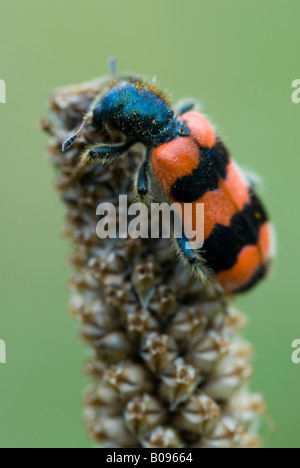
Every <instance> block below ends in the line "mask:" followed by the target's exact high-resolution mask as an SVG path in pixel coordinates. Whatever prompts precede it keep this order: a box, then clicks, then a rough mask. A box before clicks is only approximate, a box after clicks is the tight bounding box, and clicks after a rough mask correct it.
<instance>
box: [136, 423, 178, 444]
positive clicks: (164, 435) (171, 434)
mask: <svg viewBox="0 0 300 468" xmlns="http://www.w3.org/2000/svg"><path fill="white" fill-rule="evenodd" d="M140 443H141V445H142V447H144V448H181V447H183V446H184V444H183V441H182V440H181V439H180V437H179V435H178V433H177V431H176V430H174V428H173V427H168V426H158V427H157V428H156V429H154V430H153V431H152V432H150V433H149V434H147V435H143V436H142V438H140Z"/></svg>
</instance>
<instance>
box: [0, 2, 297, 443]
mask: <svg viewBox="0 0 300 468" xmlns="http://www.w3.org/2000/svg"><path fill="white" fill-rule="evenodd" d="M299 15H300V2H299V1H296V0H295V1H291V0H289V1H287V0H286V1H282V0H251V1H250V0H248V1H246V0H213V1H212V0H205V1H204V0H185V1H181V0H151V1H142V0H126V1H125V0H109V1H104V0H85V1H82V0H80V1H79V0H72V1H71V0H64V1H61V0H52V1H50V0H49V1H46V0H36V1H34V0H26V1H24V0H18V1H16V0H12V1H8V0H1V1H0V57H1V61H0V78H2V79H4V80H5V81H6V85H7V103H6V104H0V129H1V139H0V142H1V158H0V179H1V180H0V187H1V197H0V213H1V230H0V238H1V244H0V248H1V252H0V265H1V294H0V303H1V316H0V338H2V339H4V340H5V341H6V344H7V364H6V365H0V446H1V447H7V448H12V447H90V446H91V443H90V442H89V440H88V438H87V436H86V434H85V430H84V428H83V425H82V423H81V391H82V389H83V387H84V385H85V380H84V378H83V377H82V375H81V362H82V361H83V359H84V355H85V353H86V351H84V349H83V347H82V345H81V344H80V343H79V341H78V339H77V330H76V327H75V325H74V323H73V322H72V319H71V318H70V317H69V316H68V314H67V312H66V304H67V301H68V297H69V293H68V277H69V274H70V272H69V271H68V268H67V267H66V266H65V259H66V257H67V254H68V251H69V248H70V247H69V246H68V245H67V242H65V241H63V240H62V239H61V238H60V237H59V232H60V227H61V224H62V209H61V206H60V203H59V201H58V197H57V195H56V194H55V193H54V192H53V182H54V177H53V172H52V168H51V166H50V164H49V162H48V161H47V160H46V158H45V145H46V141H47V137H46V136H45V135H43V134H41V133H39V132H38V131H37V128H36V124H37V122H38V119H39V118H40V117H42V116H43V115H45V113H46V111H47V107H46V101H47V96H48V94H49V93H50V91H51V90H52V89H53V88H55V87H57V86H61V85H67V84H71V83H74V82H75V83H76V82H81V81H85V80H88V79H91V78H94V77H97V76H99V75H102V74H106V72H107V68H106V61H107V58H108V57H109V56H111V55H114V56H116V57H117V58H118V62H119V70H120V71H135V72H138V73H141V74H144V75H145V76H147V77H152V76H154V75H155V76H157V78H158V80H159V83H160V84H161V86H162V88H163V89H165V90H167V91H168V92H169V93H170V95H171V97H172V99H173V100H174V101H176V100H177V99H179V98H182V97H185V96H194V97H196V98H197V99H199V100H200V101H201V102H202V104H203V107H204V110H205V112H207V113H208V114H209V115H210V116H211V117H212V120H213V121H214V122H215V123H216V125H217V126H218V128H219V131H220V133H221V134H222V135H223V138H224V140H225V141H226V143H227V145H228V146H229V147H230V149H231V151H232V154H233V156H234V157H235V158H236V159H237V160H238V161H239V163H240V164H241V165H242V166H245V167H247V168H250V169H253V170H254V171H255V172H257V173H258V174H260V175H261V176H262V179H263V185H262V188H261V192H262V196H263V198H264V200H265V201H266V204H267V206H268V207H269V211H270V212H271V214H272V218H273V220H274V223H275V226H276V230H277V235H278V257H277V261H276V265H275V268H274V271H273V275H272V277H271V278H270V279H269V280H268V281H266V282H265V283H263V284H262V285H261V286H259V287H258V288H257V289H256V290H255V291H254V292H252V293H251V294H249V295H246V296H244V297H243V298H239V300H238V305H239V306H240V307H241V308H242V309H243V310H244V311H245V312H246V313H247V314H249V317H250V325H249V327H248V329H247V336H248V337H249V339H251V341H252V342H253V343H254V345H255V349H256V360H255V377H254V379H253V383H252V388H253V389H255V390H259V391H262V392H263V393H264V394H265V397H266V400H267V403H268V407H269V414H270V419H272V420H273V423H271V424H270V428H269V429H267V431H266V444H267V445H268V446H272V447H300V435H299V434H300V411H299V410H300V402H299V387H300V365H298V366H297V365H294V364H292V362H291V352H292V350H291V343H292V341H293V340H294V339H296V338H300V314H299V299H298V295H299V260H300V251H299V237H300V221H299V219H300V217H299V206H298V203H299V195H298V190H299V182H300V176H299V163H298V161H299V128H300V118H299V117H300V104H299V105H295V104H293V103H292V101H291V93H292V88H291V83H292V81H293V80H294V79H296V78H300V69H299V58H300V57H299V53H300V49H299V43H300V28H299Z"/></svg>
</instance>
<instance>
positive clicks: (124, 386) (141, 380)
mask: <svg viewBox="0 0 300 468" xmlns="http://www.w3.org/2000/svg"><path fill="white" fill-rule="evenodd" d="M104 379H105V381H106V382H108V383H109V384H110V385H112V386H113V387H114V388H115V389H116V390H118V392H119V394H120V395H121V397H122V398H123V399H125V400H128V399H129V398H132V397H133V396H135V395H138V394H141V393H147V392H148V391H151V389H152V387H153V384H152V379H151V378H149V375H148V374H147V372H146V370H145V369H144V368H143V367H142V366H141V365H139V364H133V363H130V362H123V363H120V364H118V365H117V366H111V367H110V368H109V369H108V370H106V371H105V374H104Z"/></svg>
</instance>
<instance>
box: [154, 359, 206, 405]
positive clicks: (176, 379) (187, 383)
mask: <svg viewBox="0 0 300 468" xmlns="http://www.w3.org/2000/svg"><path fill="white" fill-rule="evenodd" d="M161 379H162V381H163V384H164V386H165V388H163V389H162V394H163V393H167V395H168V400H169V403H170V408H171V411H173V410H174V409H175V408H176V407H177V406H178V405H179V404H180V403H182V402H183V401H185V400H187V399H188V397H189V396H190V395H191V394H192V393H193V392H194V390H195V389H196V387H197V385H198V384H199V382H200V380H201V377H200V375H199V373H198V372H197V371H196V369H195V368H194V367H193V366H190V365H187V364H186V363H185V362H184V360H183V359H182V358H177V359H176V361H175V362H174V364H173V365H172V367H171V368H170V369H168V373H167V374H163V375H162V376H161Z"/></svg>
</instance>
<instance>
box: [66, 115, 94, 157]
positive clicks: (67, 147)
mask: <svg viewBox="0 0 300 468" xmlns="http://www.w3.org/2000/svg"><path fill="white" fill-rule="evenodd" d="M89 120H91V116H90V115H87V116H85V117H84V119H83V121H82V123H81V125H80V127H79V129H78V130H77V132H76V133H74V135H72V136H71V137H70V138H68V139H67V140H66V141H65V142H64V143H63V145H62V152H64V151H67V150H69V149H70V148H71V146H72V145H73V143H74V141H75V140H76V139H77V138H78V137H79V136H80V135H81V133H82V131H83V129H84V127H85V126H86V124H87V122H88V121H89Z"/></svg>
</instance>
